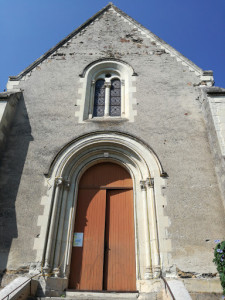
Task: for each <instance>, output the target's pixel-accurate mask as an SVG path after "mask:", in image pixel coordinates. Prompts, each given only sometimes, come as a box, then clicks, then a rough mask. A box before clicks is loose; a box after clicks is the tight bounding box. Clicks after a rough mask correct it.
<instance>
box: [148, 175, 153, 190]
mask: <svg viewBox="0 0 225 300" xmlns="http://www.w3.org/2000/svg"><path fill="white" fill-rule="evenodd" d="M146 183H147V186H148V187H150V188H153V187H154V178H151V177H148V178H146Z"/></svg>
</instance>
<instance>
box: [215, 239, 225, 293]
mask: <svg viewBox="0 0 225 300" xmlns="http://www.w3.org/2000/svg"><path fill="white" fill-rule="evenodd" d="M215 242H216V243H217V245H216V248H215V250H214V259H213V262H214V263H215V264H216V266H217V271H218V272H219V275H220V282H221V285H222V288H223V295H225V241H223V242H220V241H219V240H217V241H215Z"/></svg>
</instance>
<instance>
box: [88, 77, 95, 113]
mask: <svg viewBox="0 0 225 300" xmlns="http://www.w3.org/2000/svg"><path fill="white" fill-rule="evenodd" d="M94 92H95V80H92V81H91V90H90V102H89V111H88V118H89V119H92V116H93V109H94Z"/></svg>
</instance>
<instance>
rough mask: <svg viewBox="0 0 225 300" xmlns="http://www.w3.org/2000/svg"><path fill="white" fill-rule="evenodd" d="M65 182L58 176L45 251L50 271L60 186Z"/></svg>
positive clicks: (46, 266) (45, 266) (47, 269)
mask: <svg viewBox="0 0 225 300" xmlns="http://www.w3.org/2000/svg"><path fill="white" fill-rule="evenodd" d="M62 183H63V180H62V178H57V179H56V180H55V185H56V189H55V196H54V199H53V209H52V215H51V220H50V227H49V235H48V241H47V247H46V253H45V265H44V271H45V272H46V273H48V272H49V271H50V268H51V266H50V261H51V250H52V242H53V237H54V231H55V230H54V229H55V228H54V226H55V219H56V215H57V207H58V198H59V193H60V188H61V185H62Z"/></svg>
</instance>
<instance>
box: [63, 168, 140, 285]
mask: <svg viewBox="0 0 225 300" xmlns="http://www.w3.org/2000/svg"><path fill="white" fill-rule="evenodd" d="M69 288H70V289H77V290H93V291H94V290H95V291H101V290H107V291H135V290H136V266H135V239H134V207H133V183H132V179H131V177H130V174H129V173H128V172H127V171H126V170H125V169H124V168H123V167H121V166H119V165H118V164H115V163H111V162H103V163H99V164H96V165H94V166H92V167H90V168H89V169H88V170H87V171H86V172H85V173H84V174H83V176H82V177H81V180H80V183H79V191H78V201H77V208H76V218H75V226H74V241H73V248H72V257H71V265H70V279H69Z"/></svg>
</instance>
